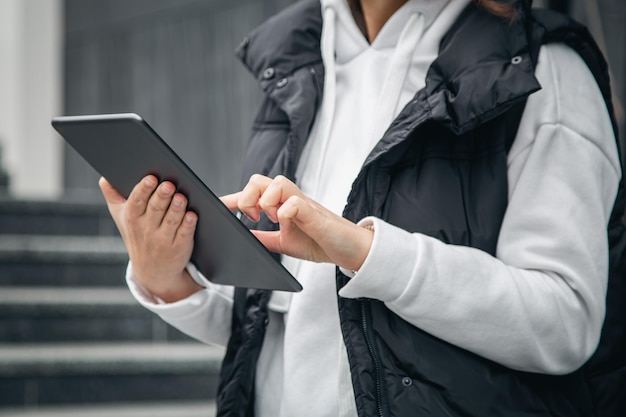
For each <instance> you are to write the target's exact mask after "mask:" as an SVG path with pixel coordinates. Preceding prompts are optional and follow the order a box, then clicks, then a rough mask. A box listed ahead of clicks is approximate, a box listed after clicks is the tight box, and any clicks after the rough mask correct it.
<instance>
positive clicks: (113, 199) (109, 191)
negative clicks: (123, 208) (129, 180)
mask: <svg viewBox="0 0 626 417" xmlns="http://www.w3.org/2000/svg"><path fill="white" fill-rule="evenodd" d="M98 185H99V186H100V190H101V191H102V195H103V196H104V199H105V200H106V203H107V206H109V209H112V208H113V207H114V206H116V205H119V204H123V203H125V202H126V199H125V198H124V196H123V195H121V194H120V193H119V192H118V191H117V190H116V189H115V188H113V186H112V185H111V183H110V182H108V181H107V180H106V178H104V177H100V181H98Z"/></svg>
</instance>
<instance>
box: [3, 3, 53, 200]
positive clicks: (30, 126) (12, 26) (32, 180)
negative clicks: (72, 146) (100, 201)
mask: <svg viewBox="0 0 626 417" xmlns="http://www.w3.org/2000/svg"><path fill="white" fill-rule="evenodd" d="M61 52H62V2H61V1H60V0H2V1H0V59H1V64H0V146H2V149H3V152H2V153H3V158H2V161H0V164H1V165H2V166H3V168H4V170H6V171H7V172H8V174H9V176H10V192H11V193H12V194H13V195H15V196H18V197H53V196H56V195H58V194H59V192H60V191H61V189H62V181H61V172H62V157H61V154H62V147H61V141H60V139H59V138H58V137H56V135H55V134H54V132H53V130H52V129H51V127H50V118H51V117H52V116H54V115H58V114H59V113H61V107H62V100H61V77H62V75H61V74H62V68H61V57H62V53H61Z"/></svg>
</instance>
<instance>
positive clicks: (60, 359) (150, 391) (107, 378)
mask: <svg viewBox="0 0 626 417" xmlns="http://www.w3.org/2000/svg"><path fill="white" fill-rule="evenodd" d="M222 357H223V349H221V348H216V347H210V346H207V345H203V344H200V343H158V344H150V343H125V344H122V343H117V344H93V345H77V344H49V345H41V344H39V345H18V346H10V345H9V346H7V345H3V346H0V406H35V405H40V404H41V405H45V404H49V405H53V404H69V403H73V404H78V403H82V404H86V403H102V402H115V403H120V402H130V401H169V400H198V401H206V400H211V399H212V398H214V397H215V392H216V390H217V375H218V373H219V368H220V364H221V360H222Z"/></svg>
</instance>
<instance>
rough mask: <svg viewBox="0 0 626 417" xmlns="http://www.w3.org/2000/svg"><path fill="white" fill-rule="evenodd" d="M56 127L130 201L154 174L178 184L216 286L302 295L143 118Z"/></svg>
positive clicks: (108, 117) (69, 121) (57, 123)
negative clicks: (193, 217)
mask: <svg viewBox="0 0 626 417" xmlns="http://www.w3.org/2000/svg"><path fill="white" fill-rule="evenodd" d="M52 126H54V128H55V129H56V130H57V131H58V132H59V133H60V134H61V135H62V136H63V137H64V138H65V140H66V141H67V142H68V143H69V144H70V145H71V146H72V147H73V148H74V149H75V150H76V151H77V152H78V153H79V154H80V155H81V156H82V157H83V158H85V160H86V161H87V162H89V164H91V166H92V167H93V168H94V169H95V170H96V171H98V173H100V175H102V176H103V177H105V178H106V179H107V180H108V181H109V182H110V183H111V184H112V185H113V186H114V187H115V188H116V189H117V190H118V191H119V192H120V193H121V194H123V195H124V196H128V195H129V194H130V192H131V190H132V189H133V187H134V186H135V184H137V183H138V182H139V181H140V180H141V178H143V177H144V176H146V175H148V174H153V175H155V176H156V177H157V178H159V180H160V181H164V180H168V181H171V182H172V183H174V184H175V185H176V187H177V188H178V191H179V192H181V193H182V194H184V195H185V196H186V197H187V199H188V200H189V209H190V210H193V211H194V212H196V213H198V217H199V220H198V226H197V229H196V235H195V247H194V251H193V255H192V257H191V260H192V262H193V263H194V264H195V265H196V266H197V267H198V269H199V270H200V271H201V272H202V273H203V274H204V275H205V276H206V277H207V278H208V279H210V280H211V281H213V282H215V283H218V284H227V285H233V286H236V287H244V288H261V289H272V290H283V291H300V290H301V289H302V286H301V285H300V283H299V282H298V281H296V279H295V278H294V277H293V276H292V275H291V274H289V272H287V270H286V269H285V268H284V267H283V266H282V265H281V264H280V262H278V261H277V260H276V259H275V258H274V257H273V256H272V254H271V253H270V252H269V251H268V250H267V249H266V248H265V246H263V244H261V242H259V240H258V239H257V238H256V237H254V235H253V234H252V233H250V231H249V230H248V229H247V228H246V226H244V225H243V223H241V222H240V221H239V219H237V217H235V215H234V214H233V213H232V212H231V211H230V210H229V209H228V208H227V207H226V206H225V205H224V204H223V203H222V202H221V201H220V199H219V198H217V197H216V196H215V194H214V193H213V192H212V191H211V190H210V189H209V188H208V187H207V186H206V185H205V184H204V183H203V182H202V180H200V179H199V178H198V177H197V176H196V175H195V174H194V172H193V171H192V170H191V169H190V168H189V167H188V166H187V165H186V164H185V163H184V162H183V161H182V160H181V159H180V158H179V157H178V155H176V153H174V151H173V150H172V149H171V148H170V147H169V146H168V145H167V144H166V143H165V141H163V139H161V138H160V137H159V135H158V134H157V133H156V132H155V131H154V130H153V129H152V128H151V127H150V126H149V125H148V124H147V123H146V122H145V121H144V120H143V119H142V118H141V116H138V115H137V114H134V113H125V114H105V115H93V116H66V117H55V118H53V119H52Z"/></svg>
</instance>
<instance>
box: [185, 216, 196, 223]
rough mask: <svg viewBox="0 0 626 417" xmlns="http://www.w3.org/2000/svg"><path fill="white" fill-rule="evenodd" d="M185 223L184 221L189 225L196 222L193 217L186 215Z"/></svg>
mask: <svg viewBox="0 0 626 417" xmlns="http://www.w3.org/2000/svg"><path fill="white" fill-rule="evenodd" d="M185 221H186V222H187V223H189V224H191V223H193V222H195V221H196V219H195V217H194V216H193V215H191V214H187V215H186V216H185Z"/></svg>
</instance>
